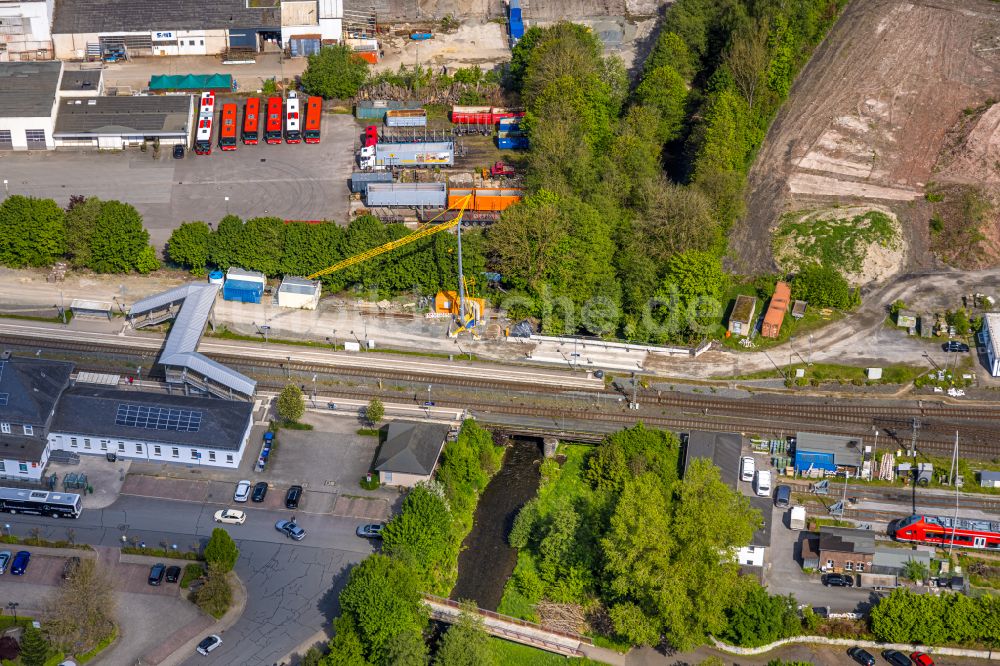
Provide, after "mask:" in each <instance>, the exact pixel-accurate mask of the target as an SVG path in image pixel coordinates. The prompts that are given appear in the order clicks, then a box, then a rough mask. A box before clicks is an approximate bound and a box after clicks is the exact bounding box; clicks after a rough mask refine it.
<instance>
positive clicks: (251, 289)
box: [222, 268, 267, 303]
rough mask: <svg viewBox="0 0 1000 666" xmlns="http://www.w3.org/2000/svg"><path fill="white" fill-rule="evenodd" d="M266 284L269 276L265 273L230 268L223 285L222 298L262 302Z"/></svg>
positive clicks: (244, 301)
mask: <svg viewBox="0 0 1000 666" xmlns="http://www.w3.org/2000/svg"><path fill="white" fill-rule="evenodd" d="M266 284H267V278H266V277H264V274H263V273H258V272H257V271H245V270H243V269H242V268H230V269H229V270H228V271H226V283H225V284H224V285H222V298H223V299H224V300H227V301H239V302H241V303H260V301H261V299H262V298H263V296H264V285H266Z"/></svg>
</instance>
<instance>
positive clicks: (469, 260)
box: [167, 215, 485, 297]
mask: <svg viewBox="0 0 1000 666" xmlns="http://www.w3.org/2000/svg"><path fill="white" fill-rule="evenodd" d="M410 233H411V231H410V230H409V229H407V228H406V227H405V226H403V225H402V224H384V223H382V222H381V221H379V220H378V219H377V218H375V217H372V216H369V215H363V216H360V217H357V218H355V219H353V220H352V221H351V223H350V224H348V225H347V226H346V227H342V226H340V225H338V224H336V223H335V222H319V223H307V222H285V221H284V220H282V219H281V218H277V217H254V218H250V219H248V220H245V221H244V220H242V219H241V218H239V217H237V216H236V215H227V216H225V217H224V218H222V219H221V220H220V221H219V223H218V225H216V226H215V228H212V227H211V226H209V225H208V224H207V223H205V222H201V221H196V222H185V223H184V224H182V225H180V226H179V227H177V229H175V230H174V232H173V233H172V234H171V235H170V240H169V241H168V242H167V256H168V257H169V258H170V260H171V261H172V262H174V263H176V264H179V265H181V266H184V267H186V268H189V269H191V270H192V271H194V272H196V273H204V271H205V270H206V269H207V268H209V267H218V268H221V269H223V270H225V269H228V268H229V267H231V266H238V267H240V268H244V269H246V270H252V271H260V272H262V273H264V274H265V275H268V276H271V277H277V276H282V275H299V276H306V275H311V274H313V273H315V272H317V271H320V270H322V269H324V268H326V267H328V266H332V265H333V264H335V263H337V262H338V261H340V260H342V259H346V258H348V257H352V256H354V255H356V254H360V253H362V252H364V251H366V250H370V249H372V248H375V247H378V246H380V245H384V244H385V243H388V242H389V241H392V240H396V239H398V238H402V237H403V236H406V235H408V234H410ZM462 236H463V237H462V252H463V268H464V270H465V272H466V274H467V275H476V274H479V273H481V272H482V271H483V270H484V267H485V259H484V257H483V253H482V251H481V250H480V249H479V248H480V247H481V245H482V243H481V236H480V235H479V234H478V233H465V232H463V234H462ZM322 281H323V286H324V288H325V289H327V290H328V291H341V290H343V289H345V288H346V287H348V286H350V285H354V284H362V285H365V286H366V287H369V288H373V289H376V290H377V291H378V293H379V295H380V296H382V297H385V296H389V295H392V294H396V293H402V292H419V293H430V294H433V293H435V292H436V291H438V290H440V289H455V288H457V285H458V255H457V238H456V237H455V236H454V235H452V234H447V233H439V234H436V235H434V236H430V237H428V238H425V239H422V240H419V241H416V242H414V243H412V244H410V245H408V246H406V247H405V248H402V249H400V250H396V251H393V252H391V253H388V254H386V255H384V256H382V257H377V258H375V259H370V260H368V261H365V262H363V263H361V264H358V265H357V266H353V267H351V268H348V269H346V270H343V271H339V272H337V273H333V274H330V275H327V276H324V277H323V278H322Z"/></svg>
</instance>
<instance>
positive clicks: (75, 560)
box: [62, 557, 80, 580]
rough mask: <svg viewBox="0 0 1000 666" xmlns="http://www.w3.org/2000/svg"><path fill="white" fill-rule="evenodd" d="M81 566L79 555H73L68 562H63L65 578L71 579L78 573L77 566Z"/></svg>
mask: <svg viewBox="0 0 1000 666" xmlns="http://www.w3.org/2000/svg"><path fill="white" fill-rule="evenodd" d="M79 566H80V558H79V557H71V558H69V559H68V560H66V563H65V564H63V570H62V577H63V580H69V579H70V578H72V577H73V574H75V573H76V568H77V567H79Z"/></svg>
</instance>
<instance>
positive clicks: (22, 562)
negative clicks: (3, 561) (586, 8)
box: [10, 550, 31, 576]
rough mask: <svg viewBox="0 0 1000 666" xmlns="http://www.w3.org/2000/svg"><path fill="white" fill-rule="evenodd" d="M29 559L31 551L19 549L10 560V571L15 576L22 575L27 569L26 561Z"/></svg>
mask: <svg viewBox="0 0 1000 666" xmlns="http://www.w3.org/2000/svg"><path fill="white" fill-rule="evenodd" d="M29 560H31V553H29V552H28V551H26V550H19V551H18V552H17V555H15V556H14V561H13V562H11V565H10V572H11V573H12V574H14V575H15V576H23V575H24V572H25V571H27V570H28V561H29Z"/></svg>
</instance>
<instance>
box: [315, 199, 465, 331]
mask: <svg viewBox="0 0 1000 666" xmlns="http://www.w3.org/2000/svg"><path fill="white" fill-rule="evenodd" d="M470 201H472V195H471V194H469V195H467V196H464V197H462V198H461V199H460V200H459V201H458V202H457V203H455V204H453V205H451V206H448V207H447V208H445V209H444V210H443V211H441V212H440V213H438V214H437V215H435V216H434V217H432V218H431V219H430V220H428V221H427V224H426V225H424V226H423V227H422V228H420V229H417V230H416V231H414V232H413V233H412V234H409V235H407V236H403V237H402V238H399V239H397V240H394V241H389V242H388V243H386V244H385V245H379V246H378V247H375V248H372V249H370V250H366V251H364V252H362V253H360V254H356V255H354V256H353V257H348V258H347V259H343V260H341V261H338V262H337V263H335V264H334V265H333V266H329V267H327V268H324V269H323V270H321V271H316V272H315V273H313V274H312V275H310V276H308V279H310V280H315V279H316V278H318V277H322V276H324V275H329V274H330V273H336V272H337V271H342V270H344V269H345V268H350V267H351V266H356V265H357V264H360V263H362V262H365V261H368V260H369V259H372V258H374V257H377V256H379V255H382V254H385V253H386V252H391V251H393V250H395V249H398V248H401V247H403V246H406V245H409V244H410V243H412V242H414V241H418V240H420V239H421V238H427V237H428V236H433V235H434V234H436V233H438V232H440V231H446V230H448V229H452V228H454V227H458V289H459V326H460V329H459V331H462V330H465V329H466V328H467V327H469V326H470V325H472V324H473V322H472V321H470V320H469V319H468V318H466V315H465V276H464V275H463V273H462V215H464V214H465V207H466V206H468V205H469V202H470ZM456 209H457V210H458V215H456V216H455V217H454V219H451V220H447V221H445V222H442V223H440V224H435V225H433V226H432V225H431V223H432V222H434V221H435V220H437V219H438V218H439V217H441V216H442V215H444V214H445V213H447V212H448V211H450V210H456Z"/></svg>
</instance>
